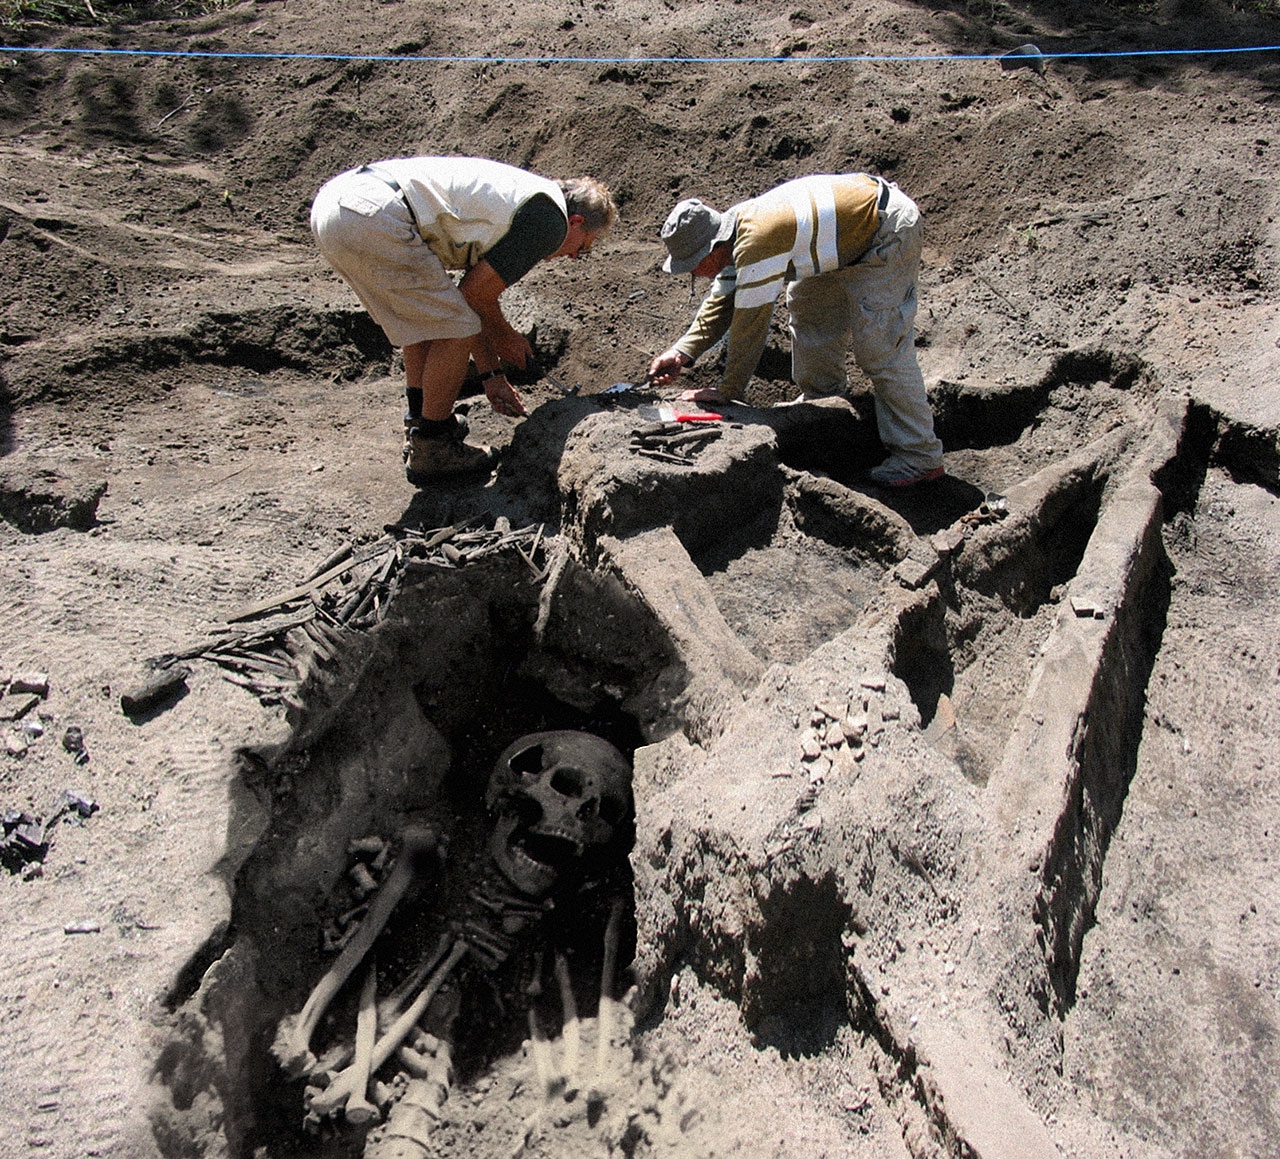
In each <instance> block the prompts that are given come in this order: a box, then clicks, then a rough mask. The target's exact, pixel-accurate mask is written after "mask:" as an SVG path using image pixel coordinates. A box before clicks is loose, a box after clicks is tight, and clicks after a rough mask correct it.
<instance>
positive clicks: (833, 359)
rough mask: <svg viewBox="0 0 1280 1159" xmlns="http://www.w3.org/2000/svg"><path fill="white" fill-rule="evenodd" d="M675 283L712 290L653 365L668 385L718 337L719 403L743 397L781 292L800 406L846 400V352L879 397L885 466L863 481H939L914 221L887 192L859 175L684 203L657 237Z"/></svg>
mask: <svg viewBox="0 0 1280 1159" xmlns="http://www.w3.org/2000/svg"><path fill="white" fill-rule="evenodd" d="M662 240H663V241H664V242H665V243H666V247H667V252H668V257H667V260H666V262H665V263H664V265H663V268H664V269H666V270H668V271H670V272H671V273H673V274H682V273H692V274H694V275H697V276H701V277H707V278H714V279H715V281H714V282H713V283H712V286H711V292H710V293H709V294H708V295H707V297H706V298H705V299H704V300H703V302H702V305H701V306H700V307H699V309H698V313H697V316H696V317H695V318H694V320H693V324H692V325H691V326H690V327H689V329H688V330H687V331H686V332H685V334H684V336H683V337H682V338H680V339H679V340H678V341H677V342H676V343H675V345H673V346H672V347H671V348H670V349H668V350H665V351H664V352H663V353H662V354H659V355H658V357H657V358H655V359H654V360H653V362H652V363H651V364H650V366H649V374H650V377H651V378H652V380H653V381H654V382H657V383H666V382H671V381H673V380H674V379H675V378H677V377H678V376H679V374H680V371H681V370H682V369H683V368H684V367H686V366H692V365H693V363H694V362H695V361H696V360H697V358H698V356H699V355H700V354H702V353H703V352H704V351H706V350H708V349H709V348H710V347H712V346H714V345H715V344H716V343H717V342H718V341H719V340H720V339H721V338H722V337H724V336H725V334H728V338H729V348H728V354H727V357H726V362H725V368H724V376H723V378H722V380H721V383H720V390H719V392H714V391H704V392H698V393H697V394H695V395H694V396H693V397H696V398H699V399H701V400H703V401H715V400H717V399H719V400H720V401H723V400H724V399H735V398H740V397H741V395H742V393H743V391H744V390H745V388H746V385H747V382H748V381H749V380H750V378H751V376H752V374H754V373H755V369H756V366H757V364H758V363H759V361H760V355H761V354H762V353H763V352H764V347H765V341H766V340H767V338H768V336H769V321H770V318H771V317H772V315H773V307H774V303H775V302H776V301H777V298H778V294H779V293H780V292H781V290H782V288H783V286H784V285H785V286H786V290H787V298H786V301H787V308H788V310H789V311H790V315H791V318H790V327H789V328H790V332H791V367H792V376H793V378H794V379H795V382H796V384H797V385H798V386H799V387H800V390H801V392H802V397H804V398H815V397H822V396H825V395H832V394H837V393H839V392H840V391H842V390H844V389H845V386H846V376H845V351H846V349H847V348H848V347H849V345H852V347H853V355H854V358H855V360H856V361H857V363H858V366H859V367H861V368H862V370H863V372H864V373H865V374H866V375H867V376H868V377H869V378H870V379H871V381H872V383H873V384H874V386H875V407H876V422H877V426H878V428H879V432H880V439H881V441H882V442H883V443H884V445H885V447H886V448H888V450H889V457H888V458H887V459H885V461H884V462H883V463H881V464H880V465H879V466H877V467H873V468H872V469H871V478H872V479H873V481H875V482H877V483H880V484H882V485H885V486H896V487H903V486H908V485H910V484H912V483H922V482H926V481H928V480H932V479H938V478H940V477H941V476H942V475H943V473H944V471H943V465H942V443H941V442H940V441H939V440H938V437H937V436H936V435H935V434H934V431H933V411H932V409H931V408H930V406H929V398H928V395H927V394H926V392H925V387H924V376H923V375H922V374H921V373H920V365H919V363H918V362H917V361H916V352H915V316H916V279H917V277H918V275H919V271H920V212H919V210H918V209H917V208H916V205H915V203H914V202H913V201H912V200H911V199H910V198H909V197H907V196H906V194H904V193H902V192H901V190H899V189H898V187H897V186H896V185H893V184H891V183H889V182H887V181H884V180H883V179H881V178H879V177H871V176H869V175H867V174H865V173H846V174H841V175H838V176H828V175H817V176H813V177H802V178H799V179H798V180H795V181H788V182H786V183H784V184H782V185H779V186H778V187H777V188H776V189H772V190H770V191H769V192H768V193H764V194H761V195H760V196H759V197H753V198H751V199H750V200H749V201H743V202H740V203H739V204H737V205H735V206H733V207H732V208H731V209H729V210H727V211H726V212H725V213H723V214H721V213H717V212H716V210H714V209H712V208H711V207H710V206H709V205H704V204H703V203H702V202H701V201H699V200H697V199H696V198H690V199H689V200H687V201H682V202H680V204H679V205H677V206H676V207H675V209H673V210H672V211H671V215H670V216H669V217H668V218H667V220H666V223H665V224H664V225H663V227H662Z"/></svg>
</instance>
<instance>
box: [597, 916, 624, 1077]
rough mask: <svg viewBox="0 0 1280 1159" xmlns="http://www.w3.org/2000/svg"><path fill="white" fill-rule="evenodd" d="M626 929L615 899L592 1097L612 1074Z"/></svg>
mask: <svg viewBox="0 0 1280 1159" xmlns="http://www.w3.org/2000/svg"><path fill="white" fill-rule="evenodd" d="M621 928H622V902H621V901H620V900H619V899H618V898H614V900H613V904H612V905H611V906H610V907H609V922H608V924H607V925H606V926H605V929H604V962H603V964H602V965H601V967H600V1009H599V1012H598V1014H597V1016H596V1034H597V1036H598V1037H597V1038H596V1071H595V1076H594V1081H593V1082H592V1084H591V1091H590V1097H591V1098H592V1099H593V1100H595V1099H599V1098H601V1097H602V1089H603V1088H604V1087H605V1086H606V1084H607V1079H608V1072H609V1057H610V1056H609V1051H610V1048H611V1046H612V1044H613V1033H614V1026H615V1024H616V1022H617V1018H618V1002H617V999H615V998H614V996H613V981H614V974H615V973H616V971H617V969H618V942H619V939H620V935H621Z"/></svg>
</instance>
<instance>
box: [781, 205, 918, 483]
mask: <svg viewBox="0 0 1280 1159" xmlns="http://www.w3.org/2000/svg"><path fill="white" fill-rule="evenodd" d="M920 245H921V236H920V211H919V210H918V209H917V208H916V204H915V202H914V201H912V200H911V198H909V197H908V196H907V195H906V194H905V193H903V192H902V191H901V190H900V189H898V187H897V186H896V185H891V186H890V193H889V201H888V204H887V205H886V206H885V209H884V212H883V213H882V215H881V222H880V228H879V229H878V230H877V231H876V234H875V236H874V237H873V238H872V241H871V247H870V248H869V249H868V250H867V252H866V253H865V254H863V255H862V257H860V258H859V259H858V260H857V261H856V262H854V263H853V265H851V266H846V267H844V268H843V269H839V270H833V271H831V273H827V274H818V275H816V276H815V277H812V278H804V279H802V280H801V281H798V282H791V283H790V284H789V285H788V287H787V309H788V311H789V312H790V315H791V319H790V331H791V369H792V376H793V377H794V379H795V382H796V385H797V386H799V387H800V389H801V390H802V391H803V392H804V394H805V396H806V397H822V396H827V395H833V394H839V393H840V392H841V391H843V390H844V389H845V388H846V386H847V379H846V374H845V355H846V353H847V351H849V350H850V349H852V351H853V357H854V361H856V362H857V364H858V367H859V368H860V369H861V370H862V372H863V373H864V374H866V376H867V377H868V378H870V379H871V382H872V384H873V385H874V387H875V411H876V426H877V429H878V431H879V434H880V441H881V442H882V443H884V445H885V446H886V447H887V448H888V449H889V450H890V451H891V452H896V453H897V454H898V455H899V456H901V458H903V459H904V460H906V461H907V462H908V463H909V464H910V465H911V466H913V467H920V468H922V469H932V468H934V467H937V466H940V465H941V464H942V442H941V440H939V438H938V437H937V435H935V434H934V431H933V408H932V407H931V406H930V405H929V396H928V394H927V393H926V391H925V386H924V375H923V374H921V373H920V364H919V362H918V361H917V360H916V348H915V320H916V282H917V279H918V278H919V274H920Z"/></svg>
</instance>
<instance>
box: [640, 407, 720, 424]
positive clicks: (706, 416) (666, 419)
mask: <svg viewBox="0 0 1280 1159" xmlns="http://www.w3.org/2000/svg"><path fill="white" fill-rule="evenodd" d="M637 413H638V414H639V415H640V417H641V418H642V419H644V420H645V421H646V422H654V423H718V422H720V421H721V420H722V419H723V418H724V415H720V414H715V413H714V412H713V411H705V410H694V411H686V410H676V409H675V407H670V406H642V407H640V408H639V409H638V411H637Z"/></svg>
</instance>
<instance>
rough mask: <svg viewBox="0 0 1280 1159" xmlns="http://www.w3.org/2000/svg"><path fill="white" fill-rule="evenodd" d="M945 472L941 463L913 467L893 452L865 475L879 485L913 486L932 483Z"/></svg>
mask: <svg viewBox="0 0 1280 1159" xmlns="http://www.w3.org/2000/svg"><path fill="white" fill-rule="evenodd" d="M946 473H947V469H946V468H945V467H944V466H943V465H942V464H941V463H939V464H938V465H937V466H936V467H913V466H912V465H911V464H910V463H908V462H907V461H906V459H904V458H903V457H902V456H901V455H898V454H893V455H890V456H889V457H888V458H887V459H885V461H884V462H883V463H881V464H880V465H879V466H878V467H872V468H871V470H870V471H868V472H867V477H868V478H869V479H870V480H871V481H872V482H873V483H878V484H879V485H880V486H881V487H914V486H915V485H916V484H917V483H932V482H933V481H934V480H935V479H941V478H942V476H943V475H945V474H946Z"/></svg>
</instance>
